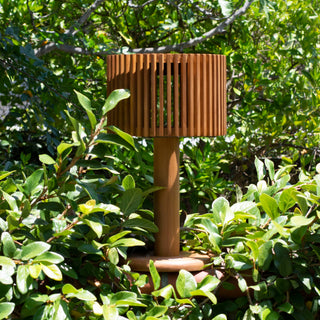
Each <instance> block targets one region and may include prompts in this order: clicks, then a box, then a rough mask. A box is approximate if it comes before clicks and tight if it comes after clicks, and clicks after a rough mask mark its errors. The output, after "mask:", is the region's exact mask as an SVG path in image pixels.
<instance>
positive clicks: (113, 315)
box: [102, 305, 119, 320]
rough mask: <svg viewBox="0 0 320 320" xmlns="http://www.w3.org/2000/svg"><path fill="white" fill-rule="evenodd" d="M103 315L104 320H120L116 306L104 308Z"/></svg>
mask: <svg viewBox="0 0 320 320" xmlns="http://www.w3.org/2000/svg"><path fill="white" fill-rule="evenodd" d="M102 314H103V319H104V320H118V319H119V312H118V309H117V307H116V306H108V305H103V306H102Z"/></svg>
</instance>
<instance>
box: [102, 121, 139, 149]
mask: <svg viewBox="0 0 320 320" xmlns="http://www.w3.org/2000/svg"><path fill="white" fill-rule="evenodd" d="M108 129H109V130H111V131H112V132H114V133H115V134H117V135H118V136H119V137H120V138H122V139H123V140H124V141H126V142H127V143H128V144H129V145H130V146H131V147H132V148H133V149H134V150H136V146H135V143H134V140H133V138H132V136H130V134H128V133H126V132H124V131H122V130H120V129H119V128H117V127H115V126H109V127H108Z"/></svg>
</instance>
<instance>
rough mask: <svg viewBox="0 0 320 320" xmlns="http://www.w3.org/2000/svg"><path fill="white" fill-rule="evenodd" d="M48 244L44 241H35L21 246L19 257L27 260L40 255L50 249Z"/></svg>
mask: <svg viewBox="0 0 320 320" xmlns="http://www.w3.org/2000/svg"><path fill="white" fill-rule="evenodd" d="M50 247H51V246H50V244H48V243H46V242H40V241H35V242H32V243H30V244H28V245H26V246H23V247H22V251H21V259H22V260H29V259H32V258H35V257H36V256H39V255H41V254H42V253H44V252H46V251H48V250H49V249H50Z"/></svg>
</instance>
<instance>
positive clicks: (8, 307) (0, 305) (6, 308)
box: [0, 302, 15, 319]
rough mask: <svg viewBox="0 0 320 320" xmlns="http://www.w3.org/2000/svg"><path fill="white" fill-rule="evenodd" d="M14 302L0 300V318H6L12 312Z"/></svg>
mask: <svg viewBox="0 0 320 320" xmlns="http://www.w3.org/2000/svg"><path fill="white" fill-rule="evenodd" d="M14 307H15V304H14V303H13V302H0V319H6V318H7V317H8V316H10V314H11V313H12V312H13V310H14Z"/></svg>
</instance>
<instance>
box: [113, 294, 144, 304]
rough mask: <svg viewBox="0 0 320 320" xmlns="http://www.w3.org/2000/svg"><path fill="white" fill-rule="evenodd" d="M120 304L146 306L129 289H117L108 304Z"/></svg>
mask: <svg viewBox="0 0 320 320" xmlns="http://www.w3.org/2000/svg"><path fill="white" fill-rule="evenodd" d="M113 304H114V305H116V306H118V307H120V306H122V307H125V306H136V307H146V305H145V304H143V303H142V302H140V301H139V300H138V298H137V295H136V293H134V292H129V291H119V292H117V293H115V294H114V295H113V296H112V297H111V298H110V305H113Z"/></svg>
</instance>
